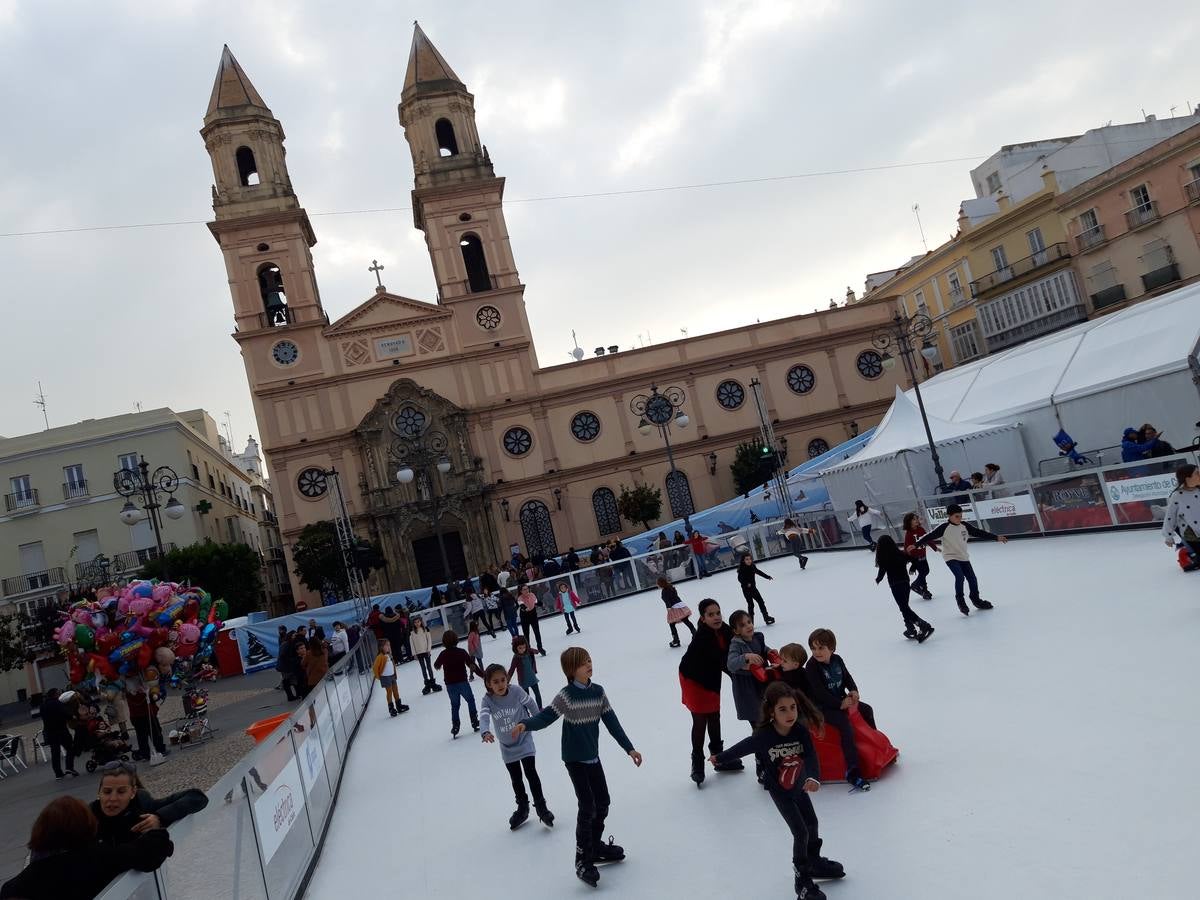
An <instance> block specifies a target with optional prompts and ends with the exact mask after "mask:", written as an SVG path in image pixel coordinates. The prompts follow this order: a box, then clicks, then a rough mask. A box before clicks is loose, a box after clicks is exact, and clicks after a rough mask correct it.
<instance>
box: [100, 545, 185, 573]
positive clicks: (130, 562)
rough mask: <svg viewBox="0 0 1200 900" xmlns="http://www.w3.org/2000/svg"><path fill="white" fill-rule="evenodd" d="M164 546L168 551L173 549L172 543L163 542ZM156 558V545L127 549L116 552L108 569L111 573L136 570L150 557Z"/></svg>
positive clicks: (150, 558)
mask: <svg viewBox="0 0 1200 900" xmlns="http://www.w3.org/2000/svg"><path fill="white" fill-rule="evenodd" d="M164 548H165V549H166V551H167V552H168V553H170V552H171V551H172V550H174V549H175V545H174V544H165V545H164ZM157 558H158V548H157V547H146V548H145V549H144V550H129V551H127V552H125V553H118V554H117V555H116V556H114V557H113V558H112V565H111V566H110V567H109V571H110V572H111V573H112V574H113V575H119V574H121V573H123V572H136V571H137V570H138V569H140V568H141V567H142V566H144V565H145V564H146V563H148V562H150V560H152V559H157Z"/></svg>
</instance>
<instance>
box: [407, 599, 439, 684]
mask: <svg viewBox="0 0 1200 900" xmlns="http://www.w3.org/2000/svg"><path fill="white" fill-rule="evenodd" d="M408 645H409V646H410V647H411V648H412V652H413V656H415V657H416V658H417V664H418V665H419V666H420V667H421V678H422V679H423V680H424V682H425V686H424V687H423V688H421V693H422V694H425V695H426V696H428V695H429V694H436V693H437V692H438V691H440V690H441V689H442V686H441V685H440V684H438V683H437V679H436V678H434V675H433V661H432V659H431V653H432V650H433V635H432V634H430V633H429V629H428V628H426V627H425V620H424V619H422V618H421V617H420V616H417V618H415V619H413V621H412V631H411V632H410V633H409V636H408Z"/></svg>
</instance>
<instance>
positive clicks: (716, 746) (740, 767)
mask: <svg viewBox="0 0 1200 900" xmlns="http://www.w3.org/2000/svg"><path fill="white" fill-rule="evenodd" d="M724 749H725V742H724V741H712V742H710V743H709V745H708V752H709V754H710V755H711V756H716V755H717V754H718V753H720V752H721V751H722V750H724ZM713 768H714V770H715V771H717V772H744V771H746V766H745V764H744V763H743V762H742V761H741V760H740V759H735V760H734V761H733V762H727V763H717V765H716V766H714V767H713Z"/></svg>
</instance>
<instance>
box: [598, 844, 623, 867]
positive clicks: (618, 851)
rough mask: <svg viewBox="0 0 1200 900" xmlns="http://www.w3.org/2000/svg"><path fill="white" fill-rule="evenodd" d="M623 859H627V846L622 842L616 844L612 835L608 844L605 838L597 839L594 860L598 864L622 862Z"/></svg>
mask: <svg viewBox="0 0 1200 900" xmlns="http://www.w3.org/2000/svg"><path fill="white" fill-rule="evenodd" d="M623 859H625V848H624V847H622V846H621V845H620V844H614V843H613V839H612V838H611V837H610V838H609V839H608V843H607V844H606V843H604V840H603V839H599V840H597V841H596V846H595V847H594V848H593V849H592V861H593V862H594V863H595V864H596V865H598V866H602V865H604V864H605V863H615V862H621V861H622V860H623Z"/></svg>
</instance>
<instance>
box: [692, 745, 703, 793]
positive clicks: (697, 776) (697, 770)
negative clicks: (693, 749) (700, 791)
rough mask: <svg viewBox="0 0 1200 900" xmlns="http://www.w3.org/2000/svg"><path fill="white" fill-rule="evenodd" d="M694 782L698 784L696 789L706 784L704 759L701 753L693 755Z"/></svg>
mask: <svg viewBox="0 0 1200 900" xmlns="http://www.w3.org/2000/svg"><path fill="white" fill-rule="evenodd" d="M692 781H694V782H696V787H700V785H702V784H704V757H703V756H701V755H700V754H699V753H693V754H692Z"/></svg>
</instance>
